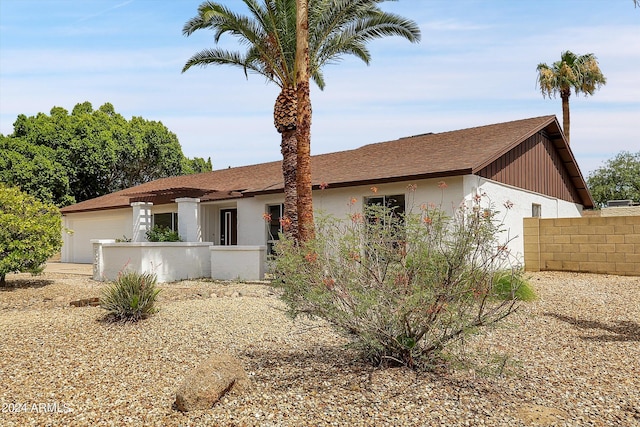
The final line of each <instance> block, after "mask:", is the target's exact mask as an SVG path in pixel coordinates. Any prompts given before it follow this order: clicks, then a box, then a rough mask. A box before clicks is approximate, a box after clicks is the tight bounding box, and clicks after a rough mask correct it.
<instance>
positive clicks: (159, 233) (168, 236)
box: [147, 225, 182, 242]
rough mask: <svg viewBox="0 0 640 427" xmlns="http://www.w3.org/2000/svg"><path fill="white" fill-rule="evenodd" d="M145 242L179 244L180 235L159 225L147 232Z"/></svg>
mask: <svg viewBox="0 0 640 427" xmlns="http://www.w3.org/2000/svg"><path fill="white" fill-rule="evenodd" d="M147 240H148V241H150V242H181V241H182V239H180V235H179V234H178V232H177V231H173V230H171V229H170V228H168V227H164V226H161V225H156V226H154V227H153V228H152V229H151V230H148V231H147Z"/></svg>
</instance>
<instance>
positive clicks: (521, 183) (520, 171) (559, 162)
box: [475, 130, 593, 207]
mask: <svg viewBox="0 0 640 427" xmlns="http://www.w3.org/2000/svg"><path fill="white" fill-rule="evenodd" d="M552 135H554V134H553V133H549V132H547V131H546V130H540V131H538V132H537V133H535V134H534V135H532V136H530V137H528V138H526V139H525V140H524V141H521V142H520V143H519V144H517V145H515V147H513V148H511V150H509V151H507V152H506V153H504V154H502V155H501V156H500V157H498V158H497V159H495V160H493V161H492V162H490V163H489V164H487V165H486V166H484V167H483V168H482V169H480V170H478V171H475V174H476V175H479V176H482V177H484V178H487V179H491V180H494V181H498V182H502V183H504V184H508V185H512V186H514V187H520V188H523V189H526V190H530V191H534V192H536V193H540V194H544V195H547V196H551V197H555V198H558V199H561V200H566V201H568V202H572V203H579V204H582V205H583V206H584V207H592V206H593V200H592V199H591V195H590V194H589V191H588V190H587V188H586V185H585V184H584V180H583V179H582V175H581V174H580V171H579V169H578V168H577V166H576V163H575V159H574V158H573V154H572V153H571V151H570V150H569V149H568V148H567V146H566V144H564V137H563V136H562V133H555V135H554V136H555V138H552Z"/></svg>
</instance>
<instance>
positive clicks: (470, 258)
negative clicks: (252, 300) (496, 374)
mask: <svg viewBox="0 0 640 427" xmlns="http://www.w3.org/2000/svg"><path fill="white" fill-rule="evenodd" d="M481 199H482V197H481V196H478V197H477V198H476V199H474V201H473V202H470V204H471V206H469V205H468V204H464V205H462V206H461V207H460V208H459V209H457V210H456V211H455V212H454V214H453V215H447V214H446V213H445V212H444V211H443V210H442V209H441V208H439V207H436V206H433V205H432V206H422V207H421V209H420V211H419V212H417V213H413V212H412V211H411V210H409V212H408V213H406V214H403V215H400V214H397V213H396V212H395V211H394V210H393V209H391V208H388V207H384V206H368V207H365V208H364V211H363V212H354V213H352V214H351V215H350V217H349V218H347V219H346V220H341V219H338V218H335V217H331V216H328V217H321V218H319V221H318V230H317V234H316V236H317V237H316V238H315V239H314V240H312V241H309V242H308V243H307V244H305V245H300V244H297V243H296V242H294V241H293V240H292V239H290V238H287V237H286V236H281V240H280V242H279V243H278V244H277V245H276V253H277V256H276V259H275V261H274V262H275V264H274V275H275V280H274V285H275V286H277V287H280V288H281V289H282V291H283V293H282V298H283V300H284V301H285V302H286V303H287V305H288V308H289V314H290V315H291V316H292V317H294V318H295V317H296V316H298V315H301V314H303V315H308V316H311V317H319V318H322V319H325V320H327V321H328V322H329V323H330V324H331V325H332V326H334V327H335V328H336V329H337V331H339V332H341V333H343V334H345V335H347V336H348V337H350V338H351V339H352V340H351V342H352V345H353V346H354V347H355V348H357V349H358V350H360V351H361V352H362V354H363V356H364V357H365V358H366V359H367V360H369V361H371V362H373V363H375V364H395V363H399V364H404V365H406V366H409V367H412V368H421V369H429V368H430V367H433V366H434V365H435V364H436V363H439V362H440V361H441V360H442V357H443V356H444V351H445V349H446V348H447V347H448V346H450V345H452V344H454V343H456V342H457V343H460V342H462V341H463V340H462V338H464V337H465V336H467V335H469V334H471V333H473V332H475V331H476V330H478V329H479V327H482V326H488V325H491V324H494V323H496V322H498V321H499V320H501V319H503V318H504V317H506V316H508V315H509V314H510V313H512V312H513V311H514V310H515V309H516V307H517V298H516V297H515V296H514V295H512V294H511V293H510V294H509V295H511V297H509V298H507V299H504V298H498V295H497V294H496V293H497V292H498V291H499V290H498V289H496V288H495V287H494V283H495V280H494V277H496V274H497V272H498V271H505V270H508V271H510V272H511V275H512V276H511V281H510V283H511V284H513V285H514V286H515V285H516V284H517V283H519V280H520V279H519V278H520V275H521V272H520V269H519V268H518V267H516V266H512V259H511V257H510V255H509V252H508V248H507V246H506V245H507V243H508V242H500V241H499V236H501V235H502V234H501V223H500V221H498V219H497V216H496V214H497V212H496V211H495V210H494V209H493V208H492V207H491V206H488V207H483V206H482V203H481V202H482V200H481ZM501 292H502V296H504V292H503V291H501Z"/></svg>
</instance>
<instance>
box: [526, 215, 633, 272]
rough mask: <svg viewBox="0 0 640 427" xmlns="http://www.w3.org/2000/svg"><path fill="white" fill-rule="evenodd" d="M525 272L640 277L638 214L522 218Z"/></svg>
mask: <svg viewBox="0 0 640 427" xmlns="http://www.w3.org/2000/svg"><path fill="white" fill-rule="evenodd" d="M524 263H525V270H527V271H545V270H555V271H578V272H583V273H603V274H619V275H628V276H640V216H624V217H622V216H616V217H583V218H525V219H524Z"/></svg>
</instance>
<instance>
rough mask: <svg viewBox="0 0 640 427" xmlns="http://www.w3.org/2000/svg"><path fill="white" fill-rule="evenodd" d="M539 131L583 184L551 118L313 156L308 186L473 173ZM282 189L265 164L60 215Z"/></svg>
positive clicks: (151, 186)
mask: <svg viewBox="0 0 640 427" xmlns="http://www.w3.org/2000/svg"><path fill="white" fill-rule="evenodd" d="M545 128H548V129H547V130H548V131H549V133H554V134H555V135H556V138H558V137H559V140H560V144H559V145H560V147H559V148H560V149H562V150H564V153H565V157H566V158H567V159H568V160H567V163H569V164H573V168H571V167H570V168H569V169H570V170H571V172H572V176H573V178H574V181H575V182H576V183H578V184H579V183H580V182H582V183H584V180H583V179H582V175H581V174H580V171H579V170H578V168H577V165H576V164H575V159H574V158H573V155H572V154H571V151H570V150H569V149H568V146H567V145H566V143H565V142H564V138H563V137H562V134H561V132H560V131H559V125H558V123H557V120H556V118H555V116H542V117H536V118H531V119H524V120H516V121H512V122H507V123H499V124H493V125H488V126H480V127H474V128H469V129H462V130H457V131H451V132H442V133H436V134H424V135H417V136H412V137H407V138H400V139H398V140H393V141H387V142H381V143H376V144H369V145H365V146H363V147H360V148H357V149H354V150H347V151H340V152H336V153H330V154H322V155H317V156H313V158H312V173H313V179H312V181H313V184H314V185H315V186H317V185H320V184H321V183H326V184H328V185H329V186H330V187H334V188H335V187H342V186H348V185H355V184H359V183H375V182H390V181H400V180H406V179H416V178H429V177H439V176H452V175H460V174H469V173H474V172H476V171H478V170H480V169H481V168H482V167H484V166H485V165H486V164H488V163H490V162H491V161H493V160H495V159H496V158H498V157H500V156H501V155H502V154H504V153H506V152H507V151H509V150H510V149H511V148H513V147H515V146H516V145H518V144H519V143H521V142H522V141H524V140H525V139H526V138H528V137H529V136H531V135H534V134H535V133H537V132H539V131H540V130H543V129H545ZM570 166H571V165H570ZM574 175H575V176H574ZM282 188H283V180H282V171H281V162H270V163H262V164H258V165H252V166H242V167H236V168H229V169H221V170H216V171H212V172H206V173H201V174H196V175H183V176H175V177H170V178H163V179H158V180H156V181H152V182H148V183H145V184H142V185H138V186H136V187H133V188H129V189H126V190H122V191H118V192H116V193H112V194H107V195H105V196H102V197H98V198H95V199H91V200H86V201H84V202H81V203H78V204H75V205H72V206H68V207H65V208H63V209H62V212H63V213H71V212H81V211H91V210H98V209H113V208H121V207H126V206H129V204H130V202H131V201H135V200H151V199H154V197H155V199H154V204H162V203H169V202H171V201H172V200H173V199H175V198H176V197H200V199H201V200H202V201H208V200H221V199H228V198H236V197H242V196H243V195H244V196H250V195H254V194H260V193H270V192H280V191H282ZM162 195H164V196H165V197H161V196H162ZM587 195H588V192H587ZM588 197H589V198H590V196H588ZM586 204H588V203H586Z"/></svg>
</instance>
